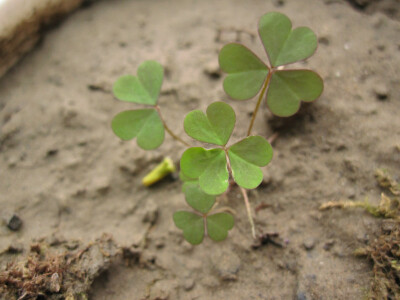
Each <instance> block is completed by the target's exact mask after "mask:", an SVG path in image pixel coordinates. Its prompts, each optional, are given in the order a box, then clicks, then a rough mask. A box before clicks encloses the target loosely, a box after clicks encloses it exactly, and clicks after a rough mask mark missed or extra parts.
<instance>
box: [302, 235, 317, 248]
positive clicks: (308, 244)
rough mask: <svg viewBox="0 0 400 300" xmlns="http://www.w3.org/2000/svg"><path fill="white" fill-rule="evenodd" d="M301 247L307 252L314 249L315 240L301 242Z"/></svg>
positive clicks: (309, 239)
mask: <svg viewBox="0 0 400 300" xmlns="http://www.w3.org/2000/svg"><path fill="white" fill-rule="evenodd" d="M303 246H304V248H305V249H306V250H307V251H309V250H312V249H314V247H315V239H313V238H308V239H306V240H305V241H304V242H303Z"/></svg>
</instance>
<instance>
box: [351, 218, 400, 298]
mask: <svg viewBox="0 0 400 300" xmlns="http://www.w3.org/2000/svg"><path fill="white" fill-rule="evenodd" d="M356 254H357V255H360V256H367V257H368V259H369V260H371V261H372V263H373V269H372V270H373V274H374V275H373V276H374V277H373V280H372V285H371V289H370V292H369V295H368V297H369V299H400V222H395V221H391V222H385V223H384V226H382V233H381V235H380V236H379V237H378V238H377V239H375V240H374V241H372V243H371V244H370V245H369V246H368V247H366V248H362V249H359V250H357V252H356Z"/></svg>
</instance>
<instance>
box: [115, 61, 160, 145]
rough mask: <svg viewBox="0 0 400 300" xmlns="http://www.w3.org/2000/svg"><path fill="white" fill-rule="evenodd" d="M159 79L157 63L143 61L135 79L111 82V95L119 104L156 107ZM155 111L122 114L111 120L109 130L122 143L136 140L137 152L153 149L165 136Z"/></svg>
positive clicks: (129, 111)
mask: <svg viewBox="0 0 400 300" xmlns="http://www.w3.org/2000/svg"><path fill="white" fill-rule="evenodd" d="M163 76H164V70H163V67H162V66H161V65H160V64H159V63H158V62H156V61H152V60H148V61H145V62H143V63H142V64H141V65H140V66H139V68H138V71H137V76H132V75H126V76H122V77H120V78H119V79H118V80H117V81H116V82H115V84H114V86H113V92H114V95H115V97H116V98H118V99H119V100H122V101H128V102H134V103H139V104H148V105H151V106H156V104H157V101H158V96H159V95H160V90H161V85H162V81H163ZM155 108H156V107H155ZM155 108H150V109H138V110H127V111H123V112H121V113H119V114H117V115H116V116H115V117H114V119H113V120H112V122H111V128H112V130H113V131H114V133H115V134H116V135H117V136H118V137H119V138H121V139H122V140H131V139H133V138H135V137H137V144H138V145H139V147H140V148H142V149H144V150H151V149H155V148H157V147H159V146H160V145H161V144H162V142H163V141H164V135H165V133H164V123H163V121H162V119H161V117H160V114H159V112H158V111H157V110H156V109H155Z"/></svg>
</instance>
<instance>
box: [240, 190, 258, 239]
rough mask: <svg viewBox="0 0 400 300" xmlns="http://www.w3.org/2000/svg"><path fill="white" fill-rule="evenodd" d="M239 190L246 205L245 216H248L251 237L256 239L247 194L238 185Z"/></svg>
mask: <svg viewBox="0 0 400 300" xmlns="http://www.w3.org/2000/svg"><path fill="white" fill-rule="evenodd" d="M240 191H241V192H242V195H243V199H244V203H245V205H246V210H247V217H248V218H249V222H250V225H251V234H252V236H253V238H254V239H256V238H257V237H256V228H255V226H254V220H253V216H252V214H251V207H250V202H249V197H248V196H247V190H245V189H244V188H242V187H240Z"/></svg>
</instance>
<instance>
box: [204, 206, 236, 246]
mask: <svg viewBox="0 0 400 300" xmlns="http://www.w3.org/2000/svg"><path fill="white" fill-rule="evenodd" d="M234 225H235V221H234V219H233V216H232V215H230V214H228V213H217V214H214V215H210V216H207V234H208V236H209V237H210V238H211V239H212V240H214V241H217V242H219V241H222V240H224V239H226V237H227V236H228V231H229V230H231V229H232V228H233V226H234Z"/></svg>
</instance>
